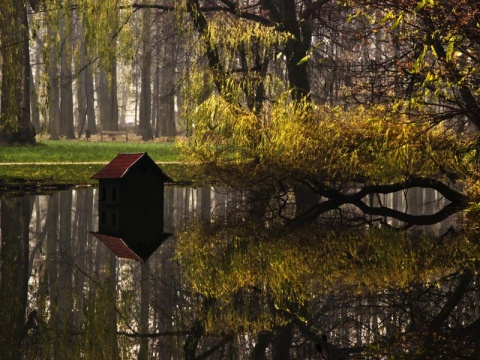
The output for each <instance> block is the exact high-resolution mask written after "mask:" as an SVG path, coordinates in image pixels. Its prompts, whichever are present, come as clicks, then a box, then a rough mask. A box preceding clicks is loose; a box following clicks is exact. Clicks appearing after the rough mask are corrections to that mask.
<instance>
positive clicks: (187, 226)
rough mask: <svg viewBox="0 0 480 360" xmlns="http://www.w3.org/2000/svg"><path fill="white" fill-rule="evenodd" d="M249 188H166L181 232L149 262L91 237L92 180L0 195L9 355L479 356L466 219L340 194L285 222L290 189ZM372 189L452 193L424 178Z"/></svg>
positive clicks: (168, 211)
mask: <svg viewBox="0 0 480 360" xmlns="http://www.w3.org/2000/svg"><path fill="white" fill-rule="evenodd" d="M252 196H253V195H252V193H250V192H241V191H226V190H225V189H221V188H213V187H212V188H189V187H168V186H167V187H166V188H165V201H164V224H163V227H164V229H163V230H164V231H165V232H167V233H171V234H172V236H170V237H168V238H167V239H166V240H165V241H164V242H163V243H162V244H161V246H159V247H158V249H156V251H155V252H154V253H153V255H151V256H150V257H149V258H148V260H147V261H146V262H142V261H134V260H131V259H123V258H118V257H116V256H115V255H114V254H113V252H112V251H111V250H110V249H109V248H107V247H106V246H105V245H104V244H103V243H102V242H100V241H99V240H98V239H97V238H96V237H94V236H92V234H91V232H96V231H98V229H99V210H98V206H97V204H98V190H97V189H96V188H80V189H74V190H70V191H63V192H58V193H54V194H50V195H35V196H33V195H32V196H28V195H27V196H17V197H8V196H4V197H3V198H1V201H0V212H1V240H2V241H1V247H0V260H1V264H0V265H1V273H0V276H1V277H0V324H1V326H0V353H1V354H0V359H387V358H393V357H394V358H395V359H441V358H445V359H455V358H459V359H460V358H471V359H476V358H480V357H477V355H479V354H480V312H479V306H478V304H479V302H480V293H479V291H478V290H479V289H478V285H479V281H478V278H477V275H476V272H475V271H473V270H472V269H473V267H470V265H471V264H472V263H476V261H477V260H476V259H477V258H476V256H477V255H478V254H477V253H475V251H476V249H477V247H476V246H477V245H476V241H477V240H478V236H477V234H476V230H475V231H473V230H472V231H471V232H469V231H464V230H463V222H462V219H461V218H462V217H461V216H459V215H458V214H457V215H453V216H449V217H447V218H446V219H444V220H443V221H442V222H439V223H437V224H433V225H430V226H429V227H428V229H427V228H422V227H418V226H414V227H408V226H407V227H408V231H407V230H405V231H403V230H402V231H400V230H392V228H396V229H401V228H402V227H405V225H407V224H404V223H402V222H401V221H399V220H395V219H393V218H388V217H386V216H384V217H382V216H376V217H375V216H373V217H372V216H371V215H370V216H362V214H361V213H359V212H358V211H355V209H353V208H349V207H348V206H344V207H343V208H342V209H341V210H335V211H331V212H328V213H325V214H322V216H321V217H319V219H317V220H316V221H315V224H314V225H307V226H301V227H300V226H292V227H288V226H283V224H285V223H286V219H287V220H288V218H289V217H292V216H295V214H296V213H298V211H299V209H300V206H299V204H296V202H295V198H294V196H293V195H292V194H282V196H280V197H278V198H275V197H273V196H270V197H268V199H267V200H266V201H265V199H264V198H263V202H262V203H261V204H260V203H257V202H252V201H251V200H250V199H251V197H252ZM253 197H254V196H253ZM279 199H280V200H281V201H280V200H279ZM279 201H280V202H279ZM364 201H366V202H367V203H368V202H370V203H371V204H374V203H376V204H380V203H381V204H382V205H383V206H386V207H389V208H392V209H396V210H398V211H401V212H405V213H408V214H413V215H418V216H422V215H429V214H434V213H436V212H438V211H439V210H440V209H442V208H444V207H445V206H446V205H447V204H448V201H446V200H445V199H443V198H442V196H440V195H439V194H438V193H436V192H434V191H430V190H425V189H410V190H409V191H408V192H402V193H398V194H393V195H390V196H389V197H385V196H383V195H382V196H378V197H375V198H371V199H370V198H369V199H365V200H364ZM314 202H315V203H318V202H321V199H315V200H314ZM132 216H134V215H133V214H132ZM460 223H462V225H461V226H460V225H459V224H460ZM144 226H145V225H142V227H144ZM425 230H426V231H427V234H428V235H426V233H425V232H424V231H425ZM135 232H138V234H139V236H142V234H144V233H145V229H143V228H142V229H133V233H135ZM470 257H471V258H470Z"/></svg>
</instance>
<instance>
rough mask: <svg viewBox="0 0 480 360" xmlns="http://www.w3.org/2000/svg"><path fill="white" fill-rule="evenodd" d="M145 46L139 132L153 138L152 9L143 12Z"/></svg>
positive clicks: (146, 138)
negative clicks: (151, 83) (151, 85)
mask: <svg viewBox="0 0 480 360" xmlns="http://www.w3.org/2000/svg"><path fill="white" fill-rule="evenodd" d="M142 15H143V29H142V35H143V46H142V49H143V51H142V65H141V73H142V74H141V91H140V114H139V117H140V127H139V132H140V135H141V136H142V140H144V141H147V140H152V139H153V132H152V126H151V110H152V89H151V87H150V82H151V80H152V76H151V73H152V71H151V66H152V53H151V48H150V39H151V36H150V28H151V23H150V11H148V10H145V11H144V12H143V13H142Z"/></svg>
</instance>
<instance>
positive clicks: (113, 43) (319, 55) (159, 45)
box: [0, 0, 480, 143]
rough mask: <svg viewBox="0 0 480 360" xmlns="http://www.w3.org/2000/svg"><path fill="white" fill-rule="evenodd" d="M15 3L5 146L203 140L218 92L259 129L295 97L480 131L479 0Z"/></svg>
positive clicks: (8, 21)
mask: <svg viewBox="0 0 480 360" xmlns="http://www.w3.org/2000/svg"><path fill="white" fill-rule="evenodd" d="M2 8H3V9H4V11H2V17H1V18H0V30H1V37H0V47H1V49H2V61H1V64H2V71H1V73H2V87H1V98H2V102H1V112H2V117H1V118H0V125H1V127H2V134H3V136H2V142H7V143H8V142H31V141H34V134H35V132H40V131H42V132H45V131H46V132H48V133H49V135H50V138H52V139H58V138H60V137H66V138H67V139H73V138H76V137H79V136H81V134H82V133H84V132H85V131H86V130H87V129H88V130H90V131H91V132H92V133H96V132H97V131H99V130H118V129H119V128H122V127H125V126H126V124H127V123H133V125H134V126H136V127H135V131H136V132H137V133H138V134H140V135H141V136H142V138H143V139H144V140H149V139H152V138H153V137H159V136H167V137H171V136H175V135H176V134H179V133H182V134H183V133H191V132H192V129H193V127H195V126H196V125H197V124H196V119H195V114H196V113H197V110H198V106H199V105H202V104H204V103H205V102H206V101H207V100H212V99H213V101H212V102H213V105H211V106H212V107H215V106H218V104H217V102H218V101H217V100H215V96H218V95H219V96H220V97H221V98H222V99H224V100H225V101H227V102H228V103H230V104H232V105H234V106H238V109H237V110H238V111H240V114H241V113H242V112H247V113H253V114H254V115H255V116H258V117H259V119H257V120H256V122H260V118H263V119H264V120H265V118H266V117H268V116H269V114H268V112H267V111H266V110H265V109H267V108H268V107H269V106H271V104H274V103H276V102H278V101H279V99H281V98H282V97H283V96H284V94H285V92H288V100H289V101H294V102H295V101H298V100H300V99H307V100H308V101H311V102H312V103H314V104H316V105H320V106H324V105H328V106H342V107H344V108H345V109H347V110H350V111H351V112H352V113H355V112H356V108H357V107H358V106H359V105H365V106H367V107H371V106H372V105H374V104H381V105H383V106H385V111H386V112H389V113H391V112H396V113H405V114H408V116H409V118H410V119H412V120H415V121H422V122H428V123H429V124H431V125H432V126H434V125H436V124H440V123H441V124H444V123H445V122H448V125H449V126H455V129H456V130H457V131H459V132H461V133H462V134H463V133H466V132H468V131H469V130H472V128H473V130H474V131H475V130H476V129H477V127H478V126H479V125H480V119H479V117H480V115H479V113H480V111H478V110H479V104H478V81H479V75H478V69H477V66H478V38H479V36H480V34H479V33H480V29H479V25H478V24H479V20H480V19H479V17H480V15H479V8H478V4H477V2H475V1H473V0H455V1H453V2H451V1H446V0H443V1H434V0H430V1H425V0H423V1H403V0H394V1H374V0H363V1H349V0H345V1H331V0H320V1H311V0H308V1H307V0H305V1H295V0H288V1H274V0H273V1H272V0H269V1H266V0H262V1H258V0H255V1H252V0H246V1H230V0H228V1H227V0H226V1H220V0H216V1H215V0H207V1H198V0H188V1H180V2H178V1H177V2H173V1H158V0H157V1H145V2H130V1H121V0H109V1H96V0H84V1H80V2H73V1H48V0H46V1H33V0H32V1H30V2H23V1H21V2H17V1H11V0H3V1H2ZM207 104H208V102H207ZM237 110H236V111H237ZM202 115H204V114H202ZM345 116H347V117H348V116H349V114H348V113H347V114H346V115H345ZM222 121H223V120H222ZM32 125H33V127H32ZM210 125H212V124H210ZM213 125H214V124H213ZM256 126H257V127H258V126H259V124H257V125H256ZM33 128H34V129H35V132H34V131H33ZM22 134H24V135H22Z"/></svg>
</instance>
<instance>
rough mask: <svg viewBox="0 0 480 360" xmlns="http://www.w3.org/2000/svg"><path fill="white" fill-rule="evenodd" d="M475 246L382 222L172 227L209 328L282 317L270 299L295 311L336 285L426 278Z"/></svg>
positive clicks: (466, 258)
mask: <svg viewBox="0 0 480 360" xmlns="http://www.w3.org/2000/svg"><path fill="white" fill-rule="evenodd" d="M479 250H480V248H479V246H478V244H477V242H474V241H470V240H469V239H468V238H467V237H462V236H460V237H457V238H455V239H448V240H447V241H438V240H435V239H434V238H433V237H432V236H427V235H414V234H410V233H406V234H405V233H399V232H395V231H391V230H385V229H366V228H364V229H355V230H351V231H349V230H345V229H344V230H343V231H335V230H325V229H323V230H322V229H319V228H304V229H301V230H300V231H295V232H288V231H285V229H282V230H278V229H272V228H265V227H264V226H262V225H261V223H256V224H252V223H237V224H231V225H229V226H226V225H225V224H224V223H222V224H220V223H216V224H210V225H206V224H194V225H192V226H190V227H189V228H188V229H187V230H186V231H184V232H182V233H181V234H179V240H178V244H177V246H176V258H177V260H178V261H179V262H180V265H181V267H182V271H183V273H184V274H185V276H186V278H187V281H188V282H189V284H190V285H191V286H192V287H193V289H194V290H195V291H196V292H198V293H200V294H202V295H204V296H206V297H208V298H215V299H216V304H217V305H216V306H217V308H216V309H215V310H213V315H212V316H213V319H212V322H211V323H210V324H209V326H210V327H211V328H214V327H215V326H221V328H222V329H223V330H225V329H226V328H228V327H232V329H235V330H241V329H244V330H245V328H246V327H248V329H249V330H250V331H252V330H254V331H259V330H262V329H268V328H269V327H271V326H275V325H280V324H281V323H282V322H283V321H284V319H283V318H282V317H281V316H280V317H278V314H276V311H273V310H272V306H273V307H274V308H275V309H282V310H284V311H286V312H295V311H296V309H297V307H301V306H302V305H303V304H306V303H308V302H310V301H313V300H314V299H316V298H318V297H320V296H322V295H324V294H325V293H329V292H333V291H336V290H339V289H344V291H347V292H348V291H349V290H348V289H350V291H354V292H365V291H374V292H375V291H378V290H380V289H385V288H409V287H410V286H413V285H418V284H428V283H432V282H435V281H437V280H438V279H439V278H441V277H442V276H445V275H446V274H448V273H450V272H453V271H456V270H457V269H459V268H463V267H464V266H468V264H473V263H474V262H475V261H478V259H479V257H480V252H479ZM240 300H241V301H240ZM220 324H221V325H220Z"/></svg>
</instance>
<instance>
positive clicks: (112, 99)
mask: <svg viewBox="0 0 480 360" xmlns="http://www.w3.org/2000/svg"><path fill="white" fill-rule="evenodd" d="M110 69H111V74H110V76H111V78H112V81H111V82H110V83H109V88H108V90H109V91H108V94H109V98H108V100H109V101H108V104H109V106H110V109H109V124H110V126H109V129H110V130H113V131H117V130H118V91H117V57H116V56H112V58H111V59H110Z"/></svg>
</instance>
